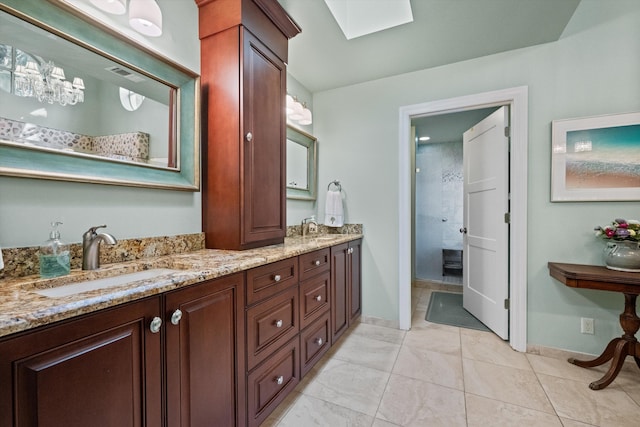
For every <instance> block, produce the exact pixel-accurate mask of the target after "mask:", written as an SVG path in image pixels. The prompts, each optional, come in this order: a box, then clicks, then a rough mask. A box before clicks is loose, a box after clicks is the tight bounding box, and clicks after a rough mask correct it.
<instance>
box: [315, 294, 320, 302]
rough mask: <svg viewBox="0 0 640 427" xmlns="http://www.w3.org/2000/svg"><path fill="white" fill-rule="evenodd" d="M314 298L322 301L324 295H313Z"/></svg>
mask: <svg viewBox="0 0 640 427" xmlns="http://www.w3.org/2000/svg"><path fill="white" fill-rule="evenodd" d="M313 299H314V300H316V301H318V302H320V301H322V295H316V296H315V297H313Z"/></svg>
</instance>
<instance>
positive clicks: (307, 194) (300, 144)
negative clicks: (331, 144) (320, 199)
mask: <svg viewBox="0 0 640 427" xmlns="http://www.w3.org/2000/svg"><path fill="white" fill-rule="evenodd" d="M317 151H318V142H317V140H316V138H315V137H313V136H311V135H309V134H308V133H305V132H303V131H301V130H299V129H296V128H294V127H293V126H289V125H287V198H288V199H299V200H315V199H316V194H317V166H318V165H317V158H318V157H317Z"/></svg>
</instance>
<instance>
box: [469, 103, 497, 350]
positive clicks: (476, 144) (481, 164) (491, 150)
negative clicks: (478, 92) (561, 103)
mask: <svg viewBox="0 0 640 427" xmlns="http://www.w3.org/2000/svg"><path fill="white" fill-rule="evenodd" d="M508 123H509V110H508V108H507V107H502V108H500V109H498V110H496V111H495V112H494V113H492V114H491V115H490V116H489V117H487V118H486V119H484V120H482V121H481V122H480V123H478V124H477V125H475V126H474V127H472V128H471V129H469V130H468V131H466V132H465V133H464V136H463V164H464V198H465V199H464V215H463V223H464V225H463V227H464V228H463V229H461V232H464V233H465V236H464V252H463V253H464V260H463V265H464V270H463V278H462V280H463V284H464V288H463V306H464V308H465V309H466V310H467V311H469V312H470V313H471V314H473V315H474V316H475V317H477V318H478V319H479V320H480V321H481V322H482V323H484V324H485V325H486V326H487V327H488V328H489V329H491V330H493V331H494V332H495V333H496V334H497V335H498V336H500V337H501V338H502V339H505V340H506V339H508V338H509V310H508V309H507V308H505V300H506V299H508V298H509V280H508V278H509V250H508V249H509V224H507V223H506V220H505V213H507V212H509V138H508V137H506V136H505V135H506V132H505V127H506V126H508Z"/></svg>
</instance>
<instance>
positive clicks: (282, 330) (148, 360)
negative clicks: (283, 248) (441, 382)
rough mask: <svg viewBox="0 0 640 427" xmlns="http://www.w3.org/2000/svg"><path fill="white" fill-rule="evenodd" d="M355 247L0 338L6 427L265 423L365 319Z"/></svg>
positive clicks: (0, 395) (1, 423) (0, 417)
mask: <svg viewBox="0 0 640 427" xmlns="http://www.w3.org/2000/svg"><path fill="white" fill-rule="evenodd" d="M360 245H361V240H356V241H352V242H350V243H344V244H340V245H337V246H334V247H333V248H331V249H329V248H325V249H320V250H317V251H314V252H310V253H306V254H302V255H300V256H299V257H292V258H288V259H284V260H280V261H276V262H274V263H271V264H267V265H263V266H259V267H256V268H253V269H250V270H247V271H246V272H239V273H235V274H232V275H228V276H224V277H221V278H218V279H214V280H209V281H205V282H202V283H199V284H194V285H191V286H186V287H183V288H180V289H177V290H174V291H171V292H167V293H164V294H162V295H159V296H154V297H149V298H146V299H142V300H140V301H136V302H131V303H126V304H123V305H120V306H117V307H113V308H108V309H105V310H102V311H99V312H96V313H92V314H86V315H83V316H80V317H77V318H75V319H71V320H66V321H61V322H58V323H55V324H53V325H50V326H44V327H41V328H38V329H34V330H32V331H28V332H24V333H21V334H16V335H14V336H9V337H5V338H3V339H1V340H0V427H48V426H51V427H58V426H61V425H64V426H65V427H67V426H70V427H75V426H78V427H85V426H89V425H90V426H96V427H103V426H104V427H111V426H118V427H120V426H133V427H144V426H147V427H162V426H164V427H186V426H195V427H197V426H218V425H219V426H225V427H226V426H246V425H249V426H257V425H259V424H260V423H262V422H263V421H264V420H265V419H266V418H267V417H268V416H269V414H270V413H271V412H272V411H273V410H274V409H275V408H276V407H277V405H278V404H280V403H281V402H282V401H283V400H284V399H285V397H286V396H287V395H288V394H289V393H290V392H291V391H292V390H293V389H294V388H295V386H296V385H297V384H298V383H299V382H300V379H301V378H302V376H303V375H304V374H306V373H307V372H308V371H309V370H311V368H312V367H313V366H314V364H315V363H316V362H318V360H320V358H321V357H322V356H323V355H324V354H325V353H326V352H327V351H328V350H329V348H330V347H331V345H332V344H333V343H334V342H335V341H336V340H337V338H338V337H339V336H340V335H341V334H342V333H343V332H344V331H345V330H346V329H347V328H348V327H349V325H350V324H351V323H353V321H354V319H355V318H356V317H357V316H358V315H359V314H360V310H361V302H360V301H361V297H360V295H361V290H360V288H361V286H360V274H361V273H360ZM299 277H300V278H302V277H303V278H304V280H301V281H298V279H299ZM152 325H153V326H152ZM154 326H155V327H154Z"/></svg>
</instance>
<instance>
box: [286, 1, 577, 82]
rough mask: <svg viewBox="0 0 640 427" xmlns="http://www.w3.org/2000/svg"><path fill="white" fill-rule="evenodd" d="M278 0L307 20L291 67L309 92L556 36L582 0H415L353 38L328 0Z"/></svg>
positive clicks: (292, 49) (300, 19)
mask: <svg viewBox="0 0 640 427" xmlns="http://www.w3.org/2000/svg"><path fill="white" fill-rule="evenodd" d="M278 1H279V2H280V4H281V5H282V6H283V7H284V8H285V10H286V11H287V12H288V13H289V15H291V17H292V18H293V19H294V20H295V21H296V22H297V23H298V25H299V26H300V27H301V28H302V33H300V34H299V35H297V36H296V37H294V38H293V39H291V40H290V42H289V64H288V71H289V73H290V74H291V75H292V76H293V77H294V78H295V79H296V80H298V82H300V83H301V84H302V85H304V86H305V87H306V88H307V89H308V90H310V91H311V92H319V91H324V90H328V89H333V88H337V87H342V86H348V85H352V84H356V83H360V82H365V81H369V80H375V79H379V78H383V77H388V76H392V75H396V74H402V73H407V72H411V71H417V70H422V69H425V68H432V67H438V66H442V65H446V64H450V63H454V62H459V61H464V60H468V59H472V58H478V57H481V56H485V55H491V54H495V53H499V52H505V51H508V50H512V49H519V48H523V47H528V46H534V45H537V44H541V43H548V42H552V41H555V40H558V38H559V37H560V36H561V34H562V32H563V30H564V28H565V26H566V25H567V23H568V22H569V20H570V19H571V16H572V15H573V12H574V11H575V9H576V7H577V6H578V4H579V3H580V0H411V6H412V9H413V18H414V20H413V22H411V23H408V24H403V25H400V26H397V27H393V28H389V29H387V30H384V31H380V32H376V33H373V34H368V35H364V36H361V37H357V38H354V39H351V40H347V39H346V38H345V36H344V34H343V33H342V31H341V30H340V28H339V27H338V24H337V23H336V21H335V19H334V18H333V15H332V14H331V12H330V11H329V8H328V7H327V5H326V3H325V2H324V1H321V0H278ZM370 1H372V2H375V1H376V0H370Z"/></svg>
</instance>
